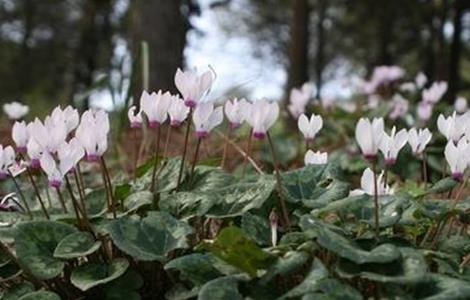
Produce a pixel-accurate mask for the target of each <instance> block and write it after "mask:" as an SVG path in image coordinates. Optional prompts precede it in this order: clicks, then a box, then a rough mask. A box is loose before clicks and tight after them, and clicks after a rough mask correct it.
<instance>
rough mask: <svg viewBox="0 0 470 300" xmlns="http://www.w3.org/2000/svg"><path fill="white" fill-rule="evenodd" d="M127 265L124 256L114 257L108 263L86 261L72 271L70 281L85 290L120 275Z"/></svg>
mask: <svg viewBox="0 0 470 300" xmlns="http://www.w3.org/2000/svg"><path fill="white" fill-rule="evenodd" d="M128 267H129V262H128V261H127V259H124V258H119V259H116V260H114V261H113V262H111V264H110V265H105V264H98V263H87V264H84V265H81V266H79V267H77V268H76V269H74V270H73V271H72V275H71V276H70V281H71V282H72V284H73V285H74V286H76V287H77V288H79V289H80V290H82V291H87V290H89V289H91V288H93V287H95V286H98V285H101V284H105V283H107V282H110V281H113V280H114V279H116V278H118V277H120V276H121V275H123V274H124V273H125V272H126V270H127V268H128Z"/></svg>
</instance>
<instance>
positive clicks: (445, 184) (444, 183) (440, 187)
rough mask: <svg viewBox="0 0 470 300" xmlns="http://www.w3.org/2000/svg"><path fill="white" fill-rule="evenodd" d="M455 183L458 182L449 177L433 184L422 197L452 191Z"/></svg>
mask: <svg viewBox="0 0 470 300" xmlns="http://www.w3.org/2000/svg"><path fill="white" fill-rule="evenodd" d="M457 183H458V182H457V181H455V180H454V179H452V178H451V177H446V178H444V179H441V180H439V181H438V182H436V183H434V184H433V185H432V187H430V188H429V189H428V190H427V191H425V192H424V194H423V195H429V194H440V193H446V192H448V191H450V190H452V189H453V188H454V187H455V186H456V185H457Z"/></svg>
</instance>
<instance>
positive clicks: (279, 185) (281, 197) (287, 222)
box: [266, 132, 291, 230]
mask: <svg viewBox="0 0 470 300" xmlns="http://www.w3.org/2000/svg"><path fill="white" fill-rule="evenodd" d="M266 135H267V137H268V142H269V147H270V148H271V155H272V157H273V164H274V170H275V173H276V182H277V190H278V191H277V192H278V194H279V203H280V205H281V211H282V215H283V218H284V224H285V225H286V226H287V229H288V230H290V227H291V222H290V219H289V214H288V212H287V207H286V202H285V201H284V193H283V191H282V182H281V172H280V171H279V164H278V160H277V157H276V151H274V145H273V141H272V139H271V135H270V134H269V132H266Z"/></svg>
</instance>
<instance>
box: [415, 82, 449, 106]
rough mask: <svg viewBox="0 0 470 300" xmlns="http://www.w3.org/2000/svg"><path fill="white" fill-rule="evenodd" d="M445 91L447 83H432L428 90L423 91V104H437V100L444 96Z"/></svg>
mask: <svg viewBox="0 0 470 300" xmlns="http://www.w3.org/2000/svg"><path fill="white" fill-rule="evenodd" d="M446 91H447V82H445V81H438V82H434V83H433V84H432V85H431V87H430V88H428V89H426V90H423V92H422V95H421V96H422V98H423V102H427V103H432V104H436V103H437V102H439V100H441V98H442V96H444V94H445V93H446Z"/></svg>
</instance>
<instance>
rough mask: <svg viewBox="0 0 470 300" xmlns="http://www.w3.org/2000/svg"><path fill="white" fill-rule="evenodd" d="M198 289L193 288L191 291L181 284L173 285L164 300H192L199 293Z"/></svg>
mask: <svg viewBox="0 0 470 300" xmlns="http://www.w3.org/2000/svg"><path fill="white" fill-rule="evenodd" d="M199 289H200V288H199V287H197V286H196V287H194V288H192V289H191V290H188V289H187V288H186V287H185V286H184V285H182V284H176V285H174V286H173V287H172V288H171V290H169V291H168V292H167V293H166V294H165V299H167V300H187V299H194V298H195V297H196V296H197V294H198V293H199Z"/></svg>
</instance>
